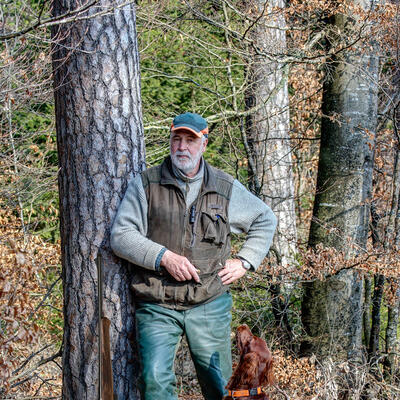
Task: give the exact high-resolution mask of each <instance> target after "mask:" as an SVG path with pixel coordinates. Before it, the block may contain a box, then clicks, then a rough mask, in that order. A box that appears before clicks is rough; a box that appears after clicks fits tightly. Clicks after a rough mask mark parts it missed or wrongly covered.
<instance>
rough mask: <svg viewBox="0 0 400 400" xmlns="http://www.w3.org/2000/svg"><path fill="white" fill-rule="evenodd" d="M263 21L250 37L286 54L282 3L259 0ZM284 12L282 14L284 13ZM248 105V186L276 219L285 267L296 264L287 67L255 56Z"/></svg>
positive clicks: (276, 241)
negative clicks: (249, 164) (252, 110)
mask: <svg viewBox="0 0 400 400" xmlns="http://www.w3.org/2000/svg"><path fill="white" fill-rule="evenodd" d="M247 6H248V8H249V9H251V8H252V7H254V6H255V7H256V9H257V10H258V16H259V15H260V14H261V15H263V17H261V18H259V20H258V22H257V24H256V26H255V28H254V30H253V32H252V37H253V38H254V42H255V44H256V46H257V47H258V48H259V49H261V50H263V51H265V52H269V53H275V54H280V53H284V52H285V50H286V31H285V29H284V28H285V26H286V23H285V19H284V15H283V10H284V7H285V3H284V1H283V0H273V1H272V2H266V1H265V0H256V1H252V2H249V3H248V4H247ZM280 10H281V11H280ZM248 72H249V73H248V75H249V85H248V89H247V95H246V107H247V108H248V109H251V108H254V107H255V109H256V111H255V112H254V113H252V114H251V115H250V116H249V117H248V118H247V119H246V132H247V140H248V145H249V148H250V155H249V158H251V159H252V161H253V162H252V163H251V164H252V166H253V168H254V169H250V185H251V189H252V191H253V192H254V193H256V194H257V195H258V196H260V198H261V199H262V200H264V201H265V202H266V203H267V204H268V205H269V206H270V207H271V208H272V210H273V211H274V213H275V214H276V216H277V217H278V226H277V234H276V235H275V237H274V242H273V246H274V248H275V249H276V251H278V252H279V255H280V258H281V262H282V264H283V265H287V264H289V265H290V264H292V261H293V257H294V254H295V252H296V239H297V234H296V214H295V202H294V180H293V171H292V156H291V148H290V137H289V94H288V66H287V65H284V64H281V63H277V62H272V61H268V60H266V59H265V58H264V57H262V56H257V55H254V56H253V59H252V60H251V62H250V66H249V69H248Z"/></svg>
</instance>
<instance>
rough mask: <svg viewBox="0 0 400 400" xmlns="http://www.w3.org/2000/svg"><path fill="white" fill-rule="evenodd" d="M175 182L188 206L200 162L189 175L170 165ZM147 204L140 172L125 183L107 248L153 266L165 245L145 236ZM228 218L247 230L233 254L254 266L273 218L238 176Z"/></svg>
mask: <svg viewBox="0 0 400 400" xmlns="http://www.w3.org/2000/svg"><path fill="white" fill-rule="evenodd" d="M174 173H175V175H176V177H177V182H178V184H179V186H180V188H181V189H182V191H183V193H184V195H185V199H186V205H187V207H188V208H189V207H190V205H191V204H192V203H193V201H194V200H195V199H196V198H197V195H198V192H199V190H200V187H201V183H202V180H203V173H204V168H203V163H202V164H201V166H200V169H199V172H198V173H197V175H196V176H195V177H193V178H189V177H187V176H186V175H184V174H183V173H182V172H181V171H180V170H178V169H177V168H174ZM147 210H148V204H147V199H146V194H145V192H144V189H143V184H142V179H141V177H140V175H137V176H135V177H134V178H133V179H132V180H131V181H130V182H129V185H128V188H127V190H126V193H125V196H124V198H123V200H122V202H121V205H120V206H119V208H118V212H117V216H116V218H115V221H114V224H113V226H112V229H111V248H112V249H113V251H114V253H115V254H116V255H117V256H119V257H121V258H124V259H126V260H128V261H130V262H131V263H133V264H136V265H139V266H141V267H144V268H148V269H157V268H158V267H159V263H160V260H161V255H162V254H163V253H164V252H165V248H164V247H163V246H162V245H160V244H158V243H155V242H153V241H152V240H150V239H148V238H147V237H146V235H147ZM228 218H229V224H230V229H231V231H232V232H233V233H243V232H246V233H247V237H246V240H245V242H244V244H243V246H242V248H241V249H240V251H239V253H238V254H237V256H238V257H240V258H242V259H244V260H246V261H248V262H249V263H250V264H251V266H252V269H254V270H256V269H257V268H258V266H259V265H260V263H261V262H262V260H263V259H264V257H265V256H266V254H267V253H268V250H269V247H270V245H271V242H272V238H273V235H274V232H275V228H276V224H277V219H276V217H275V215H274V213H273V212H272V210H271V209H270V208H269V207H268V206H267V205H266V204H265V203H264V202H263V201H261V200H260V199H259V198H257V197H256V196H254V195H253V194H252V193H250V192H249V191H248V190H247V189H246V188H245V187H244V186H243V185H242V184H241V183H240V182H239V181H238V180H235V181H234V182H233V187H232V195H231V199H230V202H229V208H228Z"/></svg>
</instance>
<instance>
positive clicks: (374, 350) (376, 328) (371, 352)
mask: <svg viewBox="0 0 400 400" xmlns="http://www.w3.org/2000/svg"><path fill="white" fill-rule="evenodd" d="M374 281H375V284H374V286H375V290H374V294H373V296H372V320H371V335H370V339H369V347H368V356H369V357H368V358H369V360H371V361H373V360H375V359H376V358H377V356H378V353H379V341H380V331H381V308H382V297H383V288H384V285H385V277H384V276H383V275H380V274H379V275H375V279H374Z"/></svg>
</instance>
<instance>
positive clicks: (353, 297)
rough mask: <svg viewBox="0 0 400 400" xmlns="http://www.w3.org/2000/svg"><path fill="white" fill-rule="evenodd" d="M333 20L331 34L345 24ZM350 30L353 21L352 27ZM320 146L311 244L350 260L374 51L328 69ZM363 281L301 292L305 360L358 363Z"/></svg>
mask: <svg viewBox="0 0 400 400" xmlns="http://www.w3.org/2000/svg"><path fill="white" fill-rule="evenodd" d="M351 22H352V21H350V20H349V19H348V18H346V17H345V16H343V15H336V16H334V17H333V18H332V20H331V24H332V25H333V26H334V28H335V29H334V30H335V31H340V32H342V34H344V33H345V32H346V29H347V27H348V24H349V23H351ZM352 23H353V24H354V23H355V21H353V22H352ZM326 68H327V73H326V81H325V83H324V88H323V107H322V111H323V118H322V125H321V145H320V156H319V167H318V178H317V193H316V196H315V203H314V210H313V222H312V224H311V228H310V237H309V244H310V246H313V247H315V245H316V244H318V243H322V244H323V245H325V246H329V247H334V248H336V249H338V250H340V251H342V252H344V254H345V255H347V256H350V255H353V254H356V253H358V252H362V251H363V249H365V247H366V241H367V233H368V225H369V215H370V211H369V203H368V200H369V199H370V197H371V187H372V169H373V148H374V135H375V130H376V121H377V85H376V82H377V80H378V79H377V78H378V58H377V57H376V55H375V54H374V53H373V52H372V51H369V52H368V51H367V50H366V49H363V50H362V51H361V49H360V48H359V49H354V50H352V51H347V52H345V53H344V52H343V53H342V55H340V56H337V57H335V58H333V59H332V60H331V62H330V63H329V64H327V66H326ZM362 295H363V282H362V279H360V277H359V274H358V273H357V272H356V271H354V270H351V269H350V270H342V271H340V272H339V273H337V274H336V275H334V276H332V277H330V278H328V279H326V280H325V281H315V282H309V283H306V284H305V285H304V298H303V303H302V321H303V324H304V327H305V330H306V333H307V335H308V338H307V340H305V341H304V343H303V345H302V352H303V353H304V354H309V353H316V354H318V355H320V356H321V357H322V358H323V357H326V356H328V355H334V356H335V357H337V358H346V357H348V358H351V359H354V358H355V359H357V358H358V356H359V355H360V351H361V337H362V335H361V334H362Z"/></svg>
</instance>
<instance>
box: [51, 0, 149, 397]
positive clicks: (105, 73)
mask: <svg viewBox="0 0 400 400" xmlns="http://www.w3.org/2000/svg"><path fill="white" fill-rule="evenodd" d="M122 3H123V2H122V1H120V2H118V1H117V2H113V3H111V1H107V0H102V1H99V2H97V3H96V5H95V6H93V7H91V8H89V9H88V11H87V12H86V13H85V14H84V15H85V16H92V17H91V18H87V19H81V20H79V21H75V22H73V23H70V24H64V25H60V26H58V27H57V28H55V29H53V31H52V37H53V40H54V43H55V44H54V49H53V68H54V93H55V105H56V124H57V125H56V126H57V140H58V153H59V165H60V174H59V192H60V215H61V245H62V265H63V281H64V315H65V328H64V353H63V399H71V400H72V399H73V400H75V399H79V400H85V399H87V400H93V399H96V398H98V390H99V387H98V386H99V343H98V340H99V313H98V296H97V293H98V274H97V270H96V264H95V259H96V257H97V255H98V253H99V252H100V253H101V255H102V259H103V263H104V274H103V276H104V299H103V314H104V315H105V316H106V317H107V318H109V319H110V320H111V327H110V336H111V355H112V359H113V374H114V393H115V398H116V399H121V400H126V399H136V398H138V396H137V390H136V377H137V370H138V367H137V361H136V358H135V353H134V349H133V346H132V343H131V342H130V339H131V338H132V337H134V319H133V311H134V310H133V303H132V299H131V297H130V293H129V271H128V270H127V269H126V268H125V267H124V266H123V265H121V260H119V259H117V258H116V257H115V256H113V254H112V252H111V249H110V246H109V233H110V227H111V224H112V222H113V219H114V216H115V213H116V211H117V208H118V205H119V203H120V201H121V198H122V196H123V194H124V191H125V189H126V186H127V182H128V180H129V179H130V177H132V175H133V174H135V173H138V172H139V171H141V170H142V169H143V168H144V143H143V128H142V118H141V105H140V80H139V77H140V74H139V56H138V49H137V45H136V28H135V9H134V6H133V5H132V4H131V5H125V6H123V7H120V8H118V4H122ZM81 5H82V3H81V2H79V1H76V0H55V1H54V11H53V12H54V15H61V14H63V13H65V12H67V11H69V10H76V9H78V8H79V7H81ZM106 10H108V12H107V13H104V14H103V15H97V16H95V14H97V13H99V12H104V11H106ZM81 16H82V15H81Z"/></svg>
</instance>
